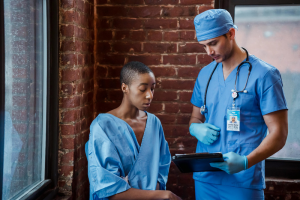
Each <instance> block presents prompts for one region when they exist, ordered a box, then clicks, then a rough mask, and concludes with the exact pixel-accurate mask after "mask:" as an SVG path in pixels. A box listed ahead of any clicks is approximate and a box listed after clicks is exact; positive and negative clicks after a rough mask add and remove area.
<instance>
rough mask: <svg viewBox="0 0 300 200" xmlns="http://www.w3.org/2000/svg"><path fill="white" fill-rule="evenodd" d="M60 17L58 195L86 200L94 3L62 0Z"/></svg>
mask: <svg viewBox="0 0 300 200" xmlns="http://www.w3.org/2000/svg"><path fill="white" fill-rule="evenodd" d="M59 15H60V19H59V35H60V53H59V54H60V66H59V124H60V125H59V152H58V154H59V161H58V163H59V164H58V172H59V183H58V184H59V196H61V198H63V199H87V196H88V191H89V189H88V188H89V183H88V178H87V167H86V166H87V160H86V156H85V152H84V144H85V142H86V141H87V140H88V135H89V125H90V123H91V122H92V120H93V94H94V93H93V90H94V55H93V52H94V1H93V0H86V1H84V0H61V1H60V9H59Z"/></svg>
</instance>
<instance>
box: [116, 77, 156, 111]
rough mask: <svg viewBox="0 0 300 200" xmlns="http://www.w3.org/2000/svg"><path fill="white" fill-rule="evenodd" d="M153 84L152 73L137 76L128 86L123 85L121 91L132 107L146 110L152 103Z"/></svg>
mask: <svg viewBox="0 0 300 200" xmlns="http://www.w3.org/2000/svg"><path fill="white" fill-rule="evenodd" d="M155 84H156V83H155V76H154V74H153V73H145V74H138V75H137V76H136V77H135V78H134V79H133V80H132V81H131V84H130V85H129V86H128V85H125V84H124V83H123V84H122V90H123V92H125V93H126V94H125V95H126V98H128V100H129V102H130V103H131V104H132V105H133V106H135V107H136V108H138V109H139V110H146V109H147V108H149V107H150V104H151V102H152V99H153V95H154V88H155ZM123 85H124V86H125V87H123ZM124 89H125V91H124Z"/></svg>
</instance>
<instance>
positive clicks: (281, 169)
mask: <svg viewBox="0 0 300 200" xmlns="http://www.w3.org/2000/svg"><path fill="white" fill-rule="evenodd" d="M237 5H243V6H246V5H249V6H250V5H251V6H255V5H261V6H263V5H270V6H272V5H273V6H275V5H300V0H215V8H222V9H226V10H227V11H228V12H229V13H230V14H231V16H232V19H233V21H234V16H235V11H234V8H235V6H237ZM299 169H300V159H299V160H289V159H275V158H267V159H266V162H265V172H266V177H267V178H272V177H274V178H285V179H300V170H299Z"/></svg>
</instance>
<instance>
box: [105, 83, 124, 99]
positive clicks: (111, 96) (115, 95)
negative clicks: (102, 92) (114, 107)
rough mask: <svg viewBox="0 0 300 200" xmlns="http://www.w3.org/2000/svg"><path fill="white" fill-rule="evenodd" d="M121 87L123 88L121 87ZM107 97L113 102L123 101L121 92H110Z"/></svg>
mask: <svg viewBox="0 0 300 200" xmlns="http://www.w3.org/2000/svg"><path fill="white" fill-rule="evenodd" d="M119 86H120V87H121V85H119ZM107 95H108V99H109V100H111V101H116V100H122V99H123V92H122V91H121V90H108V91H107Z"/></svg>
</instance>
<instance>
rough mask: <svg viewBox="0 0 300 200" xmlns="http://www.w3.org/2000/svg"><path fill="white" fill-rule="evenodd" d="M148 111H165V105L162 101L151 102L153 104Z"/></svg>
mask: <svg viewBox="0 0 300 200" xmlns="http://www.w3.org/2000/svg"><path fill="white" fill-rule="evenodd" d="M147 111H148V112H150V113H158V112H161V111H163V105H162V104H161V103H151V105H150V107H149V108H148V110H147Z"/></svg>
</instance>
